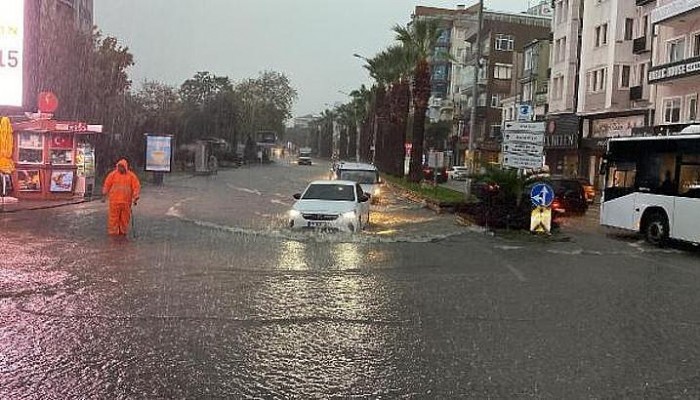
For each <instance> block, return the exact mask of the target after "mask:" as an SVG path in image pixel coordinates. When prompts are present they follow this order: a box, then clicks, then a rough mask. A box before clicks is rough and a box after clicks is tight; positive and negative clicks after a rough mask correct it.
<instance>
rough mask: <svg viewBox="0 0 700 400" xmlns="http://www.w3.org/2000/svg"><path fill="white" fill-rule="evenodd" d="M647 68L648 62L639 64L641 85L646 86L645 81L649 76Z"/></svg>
mask: <svg viewBox="0 0 700 400" xmlns="http://www.w3.org/2000/svg"><path fill="white" fill-rule="evenodd" d="M646 69H647V65H646V64H639V86H644V82H646V80H647V77H646V75H645V73H646Z"/></svg>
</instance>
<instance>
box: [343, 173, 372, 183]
mask: <svg viewBox="0 0 700 400" xmlns="http://www.w3.org/2000/svg"><path fill="white" fill-rule="evenodd" d="M378 178H379V174H378V173H377V171H362V170H342V171H340V179H343V180H346V181H353V182H357V183H362V184H375V183H377V180H378Z"/></svg>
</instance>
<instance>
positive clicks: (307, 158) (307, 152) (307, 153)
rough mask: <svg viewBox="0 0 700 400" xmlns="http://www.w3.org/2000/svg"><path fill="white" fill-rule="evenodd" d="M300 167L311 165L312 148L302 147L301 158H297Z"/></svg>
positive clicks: (300, 150)
mask: <svg viewBox="0 0 700 400" xmlns="http://www.w3.org/2000/svg"><path fill="white" fill-rule="evenodd" d="M297 164H298V165H311V164H312V162H311V148H309V147H302V148H301V149H299V157H297Z"/></svg>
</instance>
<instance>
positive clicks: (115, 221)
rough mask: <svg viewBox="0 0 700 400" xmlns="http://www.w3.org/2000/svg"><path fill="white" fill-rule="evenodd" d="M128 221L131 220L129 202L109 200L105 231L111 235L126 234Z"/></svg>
mask: <svg viewBox="0 0 700 400" xmlns="http://www.w3.org/2000/svg"><path fill="white" fill-rule="evenodd" d="M129 222H131V204H129V203H113V202H111V201H110V202H109V215H108V221H107V233H109V234H110V235H112V236H118V235H124V236H126V234H127V233H129Z"/></svg>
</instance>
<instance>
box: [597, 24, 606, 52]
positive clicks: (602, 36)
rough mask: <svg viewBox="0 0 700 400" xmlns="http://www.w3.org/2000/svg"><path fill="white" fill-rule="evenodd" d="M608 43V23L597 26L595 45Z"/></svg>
mask: <svg viewBox="0 0 700 400" xmlns="http://www.w3.org/2000/svg"><path fill="white" fill-rule="evenodd" d="M606 44H608V24H607V23H606V24H603V25H598V26H596V27H595V47H600V46H603V45H606Z"/></svg>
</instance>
